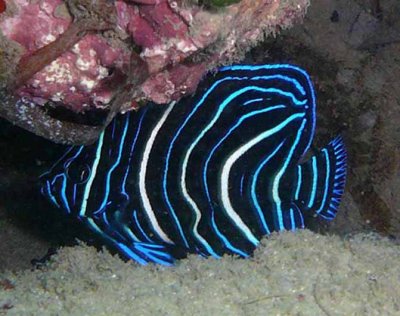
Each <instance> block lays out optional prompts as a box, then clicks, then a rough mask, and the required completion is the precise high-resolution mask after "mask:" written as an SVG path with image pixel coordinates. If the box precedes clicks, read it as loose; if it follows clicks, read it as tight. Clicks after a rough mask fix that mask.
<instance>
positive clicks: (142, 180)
mask: <svg viewBox="0 0 400 316" xmlns="http://www.w3.org/2000/svg"><path fill="white" fill-rule="evenodd" d="M175 103H176V102H171V103H170V105H169V106H168V108H167V110H166V111H165V112H164V114H163V116H162V117H161V119H160V120H159V121H158V123H157V125H156V126H155V127H154V128H153V131H152V132H151V135H150V137H149V139H148V140H147V143H146V147H145V149H144V151H143V157H142V162H141V164H140V172H139V192H140V197H141V199H142V203H143V207H144V210H145V212H146V214H147V216H148V218H149V220H150V223H151V225H152V226H153V230H154V232H155V233H157V235H158V236H160V238H161V239H162V240H164V241H165V242H168V243H170V244H173V243H174V242H173V241H172V240H171V239H170V238H169V237H168V235H167V234H166V233H165V232H164V231H163V230H162V229H161V227H160V225H159V223H158V221H157V218H156V215H155V214H154V210H153V208H152V206H151V203H150V199H149V196H148V195H147V190H146V172H147V164H148V162H149V157H150V153H151V149H152V148H153V145H154V141H155V139H156V137H157V134H158V132H159V131H160V129H161V127H162V126H163V124H164V122H165V120H166V119H167V117H168V115H169V114H170V113H171V111H172V109H173V108H174V105H175Z"/></svg>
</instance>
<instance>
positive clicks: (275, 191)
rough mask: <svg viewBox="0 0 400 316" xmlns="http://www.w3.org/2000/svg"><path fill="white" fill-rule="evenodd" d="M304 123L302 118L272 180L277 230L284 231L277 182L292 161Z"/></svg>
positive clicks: (305, 121)
mask: <svg viewBox="0 0 400 316" xmlns="http://www.w3.org/2000/svg"><path fill="white" fill-rule="evenodd" d="M306 123H307V119H306V118H303V122H302V123H301V126H300V128H299V130H298V131H297V135H296V139H295V141H294V143H293V146H292V147H291V148H290V151H289V153H288V156H287V158H286V159H285V163H284V165H283V167H282V169H281V170H279V172H278V174H277V176H276V177H275V179H274V186H273V189H272V198H273V200H274V202H275V205H276V215H277V216H278V227H279V230H284V229H285V226H284V224H283V217H282V206H281V204H282V201H281V198H280V196H279V181H280V178H281V177H282V175H283V174H284V173H285V171H286V169H287V167H288V165H289V162H290V161H291V159H292V156H293V153H294V150H295V148H296V147H297V145H298V144H299V142H300V138H301V135H302V134H303V130H304V127H305V126H306ZM275 181H276V182H277V185H275Z"/></svg>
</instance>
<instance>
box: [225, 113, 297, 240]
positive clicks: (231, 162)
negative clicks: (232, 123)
mask: <svg viewBox="0 0 400 316" xmlns="http://www.w3.org/2000/svg"><path fill="white" fill-rule="evenodd" d="M301 117H304V114H303V113H301V114H294V115H292V116H290V117H289V118H287V119H286V120H285V121H283V122H282V123H280V124H279V125H277V126H275V127H274V128H272V129H269V130H267V131H264V132H263V133H261V134H259V135H257V136H256V137H254V138H253V139H251V140H250V141H249V142H247V143H246V144H244V145H242V146H241V147H239V148H238V149H237V150H236V151H235V152H234V153H233V154H232V155H231V156H229V158H228V159H227V160H226V163H225V164H224V166H223V168H222V173H221V200H222V204H223V206H224V208H225V211H226V214H227V215H228V216H229V217H230V219H231V220H232V221H233V222H234V223H235V225H236V226H237V227H238V228H239V229H240V230H241V231H242V232H243V233H244V234H245V236H246V237H247V238H248V239H249V240H250V241H251V242H252V243H253V244H254V245H257V244H258V239H257V238H256V237H255V236H254V235H253V233H252V232H251V230H250V229H249V227H248V226H247V225H246V224H245V223H244V222H243V220H242V219H241V218H240V216H239V214H237V213H236V212H235V210H234V209H233V206H232V204H231V201H230V198H229V174H230V172H231V169H232V166H233V165H234V164H235V162H236V161H237V160H238V159H239V158H240V157H241V156H243V155H244V154H245V153H246V152H247V151H248V150H249V149H251V148H252V147H253V146H255V145H256V144H258V143H259V142H260V141H262V140H264V139H266V138H268V137H270V136H272V135H274V134H275V133H277V132H278V131H280V130H281V129H283V128H284V127H285V126H287V125H288V124H289V123H290V122H292V121H294V120H296V119H298V118H301Z"/></svg>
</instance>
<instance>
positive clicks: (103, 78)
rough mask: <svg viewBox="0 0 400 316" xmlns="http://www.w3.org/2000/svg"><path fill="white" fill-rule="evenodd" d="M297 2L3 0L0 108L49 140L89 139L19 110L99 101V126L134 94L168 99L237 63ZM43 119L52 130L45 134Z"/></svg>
mask: <svg viewBox="0 0 400 316" xmlns="http://www.w3.org/2000/svg"><path fill="white" fill-rule="evenodd" d="M307 6H308V0H297V1H296V0H292V1H280V0H242V1H240V2H239V3H236V4H233V5H230V6H227V7H225V8H222V9H219V10H216V11H215V10H214V11H208V10H206V9H204V8H203V7H201V6H199V5H197V1H189V0H186V1H185V0H175V1H174V0H131V1H128V0H127V1H121V0H119V1H106V0H100V1H89V0H85V1H74V0H67V1H61V0H41V1H28V0H10V1H8V2H7V8H6V10H5V11H4V12H3V13H0V31H1V32H0V42H2V43H3V44H0V49H2V50H3V49H4V51H5V52H6V53H8V54H9V56H5V57H2V56H3V55H0V68H1V67H5V68H6V69H7V71H5V72H4V73H5V74H6V75H4V76H3V77H0V89H2V91H3V92H1V93H0V100H1V101H3V107H7V106H8V107H10V108H7V109H1V108H0V115H2V116H3V117H6V118H7V119H9V120H11V121H13V122H14V123H17V124H18V125H20V126H23V127H25V128H27V129H29V130H31V131H33V132H36V133H37V134H39V135H42V136H45V137H47V138H50V139H52V140H55V141H59V142H74V143H85V142H88V141H92V140H93V139H94V138H95V137H96V136H97V134H96V133H97V130H96V132H93V135H91V134H90V133H87V132H85V133H84V132H80V131H79V128H80V127H79V126H78V125H77V126H74V128H75V130H74V131H73V132H75V133H77V134H76V135H78V134H79V135H81V136H76V137H73V138H71V137H70V136H71V135H67V134H66V133H68V132H69V133H71V130H70V128H69V130H68V131H66V130H65V129H63V124H64V125H65V123H64V122H63V121H60V120H57V122H56V123H57V124H55V122H52V123H50V121H51V120H52V119H54V118H50V117H48V115H46V113H43V115H41V114H40V112H39V111H38V110H37V109H35V110H33V109H32V110H29V109H31V108H33V107H37V106H40V105H44V104H47V103H49V102H51V103H52V104H53V105H55V106H61V107H65V108H68V109H69V110H72V111H74V112H80V113H82V112H85V111H88V110H91V109H99V108H101V109H105V110H109V111H110V114H109V116H108V119H107V120H106V123H107V122H109V121H110V119H111V118H112V116H113V115H115V114H116V113H118V112H122V111H127V110H130V109H132V108H134V107H136V106H137V104H138V102H139V101H141V100H150V101H154V102H156V103H168V102H170V101H171V100H178V99H180V98H181V97H182V96H184V95H187V94H190V93H192V92H193V91H194V90H195V89H196V87H197V84H198V82H199V81H200V79H201V78H202V76H203V75H204V73H205V72H206V71H207V70H209V69H211V68H213V67H215V66H217V65H220V64H227V63H231V62H234V61H238V60H239V59H240V58H241V57H243V55H244V52H246V51H247V50H248V49H249V48H251V47H252V46H254V45H255V44H256V43H257V42H258V41H260V40H262V39H263V38H264V36H265V35H268V34H275V33H276V32H277V31H279V30H280V29H282V28H286V27H289V26H290V25H291V24H292V23H294V22H295V21H297V20H300V19H301V18H302V17H303V16H304V14H305V11H306V8H307ZM10 47H11V48H12V49H10ZM10 51H11V52H12V54H11V53H9V52H10ZM10 56H11V57H10ZM6 94H7V97H5V95H6ZM10 95H11V96H10ZM7 100H8V101H7ZM10 100H12V101H10ZM18 100H20V101H18ZM21 100H23V102H22V103H21ZM6 101H7V102H6ZM12 103H14V104H12ZM18 104H19V106H20V105H21V104H24V106H26V105H27V104H28V105H29V106H28V107H27V109H26V111H28V112H29V111H36V112H35V113H36V115H35V116H34V117H35V120H38V121H37V122H36V121H35V122H32V121H31V122H29V124H28V123H27V122H26V117H24V118H22V117H20V116H19V115H18V114H17V113H18V109H16V108H15V107H16V106H17V105H18ZM13 107H14V108H13ZM13 111H14V112H15V113H13ZM26 111H25V112H26ZM25 112H24V113H25ZM40 117H41V118H40ZM24 120H25V121H24ZM40 124H42V125H40ZM45 124H47V125H49V124H50V125H51V126H53V127H52V128H54V125H57V126H60V127H59V128H58V130H57V133H55V132H54V131H53V132H52V128H46V129H45V128H43V126H44V125H45ZM32 126H34V127H32ZM98 130H100V129H98ZM55 134H57V135H55ZM89 134H90V135H89ZM85 135H86V136H85ZM80 137H81V138H80ZM71 139H72V140H71Z"/></svg>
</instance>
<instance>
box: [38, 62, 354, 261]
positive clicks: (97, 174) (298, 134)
mask: <svg viewBox="0 0 400 316" xmlns="http://www.w3.org/2000/svg"><path fill="white" fill-rule="evenodd" d="M314 129H315V96H314V91H313V87H312V84H311V82H310V79H309V76H308V75H307V74H306V73H305V72H304V71H303V70H302V69H299V68H297V67H295V66H291V65H280V64H278V65H260V66H247V65H237V66H230V67H224V68H221V69H219V71H218V72H217V73H216V74H215V75H213V78H212V82H211V83H206V82H203V83H202V84H201V85H200V87H199V89H198V92H197V93H196V94H195V95H194V96H193V97H190V98H186V99H184V100H182V101H180V102H178V103H174V102H173V103H171V104H170V105H165V106H157V105H150V106H147V107H145V108H143V109H141V110H140V111H139V112H137V113H128V114H125V115H122V116H120V117H119V118H117V119H115V120H114V121H113V123H112V124H111V125H110V126H109V127H108V128H107V129H106V130H105V132H103V133H102V134H101V136H100V138H99V140H98V142H97V143H96V144H94V145H91V146H86V147H83V146H81V147H71V148H70V149H69V150H68V151H67V153H66V154H65V155H64V156H63V157H62V158H61V159H60V160H59V161H58V162H57V163H56V164H55V165H54V166H53V168H52V169H51V170H50V171H49V172H47V173H46V174H44V175H43V176H42V177H41V179H42V181H43V187H42V192H43V193H44V194H45V195H47V196H48V197H49V199H50V200H51V201H52V202H53V203H54V204H55V205H57V206H58V207H60V208H62V209H64V210H66V212H67V213H70V214H72V215H73V216H77V217H78V218H79V219H81V220H82V221H84V222H85V223H86V224H87V225H88V226H89V227H90V228H91V229H92V230H94V231H95V232H97V233H98V234H99V235H101V236H102V237H103V238H104V239H105V240H106V241H108V242H109V243H110V244H112V245H113V246H114V247H116V248H117V249H118V250H119V251H120V252H121V253H123V254H124V255H125V256H127V257H128V258H131V259H133V260H136V261H137V262H139V263H142V264H145V263H148V262H156V263H160V264H166V265H168V264H171V263H172V262H173V261H174V259H176V258H179V257H181V253H188V252H194V253H199V254H201V255H204V256H213V257H220V256H222V255H223V254H224V253H231V254H236V255H240V256H243V257H247V256H249V255H250V254H251V253H252V251H253V250H254V248H255V247H256V246H257V245H258V243H259V241H260V239H261V237H262V236H264V235H267V234H269V233H271V232H272V231H281V230H294V229H296V228H303V227H304V220H303V214H305V213H309V214H315V215H317V216H320V217H322V218H325V219H328V220H331V219H333V218H334V217H335V215H336V212H337V209H338V206H339V202H340V199H341V196H342V194H343V188H344V182H345V173H346V152H345V149H344V145H343V142H342V139H341V138H340V137H337V138H335V139H333V140H332V141H331V142H330V143H329V144H328V145H327V146H326V147H325V148H323V149H322V150H321V151H320V152H318V153H316V154H315V155H313V156H311V157H310V159H308V160H307V161H305V162H303V161H302V159H303V158H304V155H305V154H306V152H307V151H308V149H309V147H310V144H311V141H312V139H313V135H314Z"/></svg>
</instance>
